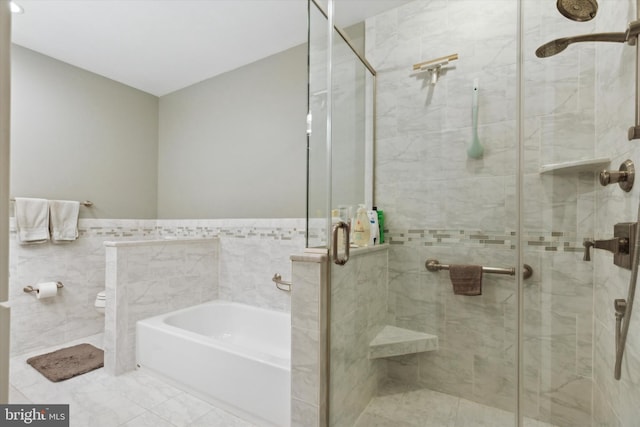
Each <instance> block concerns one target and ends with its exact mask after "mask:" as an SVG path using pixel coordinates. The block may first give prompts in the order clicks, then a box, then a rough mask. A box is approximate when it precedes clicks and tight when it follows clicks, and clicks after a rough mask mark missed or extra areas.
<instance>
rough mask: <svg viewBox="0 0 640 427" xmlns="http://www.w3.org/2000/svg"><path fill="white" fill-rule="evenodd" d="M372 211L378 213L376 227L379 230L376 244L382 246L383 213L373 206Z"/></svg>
mask: <svg viewBox="0 0 640 427" xmlns="http://www.w3.org/2000/svg"><path fill="white" fill-rule="evenodd" d="M373 210H374V211H376V212H377V213H378V227H379V228H380V234H379V238H378V242H380V244H383V243H384V211H381V210H379V209H378V208H377V206H374V207H373Z"/></svg>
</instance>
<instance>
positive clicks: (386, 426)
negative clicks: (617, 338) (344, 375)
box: [9, 334, 554, 427]
mask: <svg viewBox="0 0 640 427" xmlns="http://www.w3.org/2000/svg"><path fill="white" fill-rule="evenodd" d="M81 342H88V343H90V344H93V345H95V346H96V347H102V334H98V335H93V336H91V337H87V338H84V339H81V340H76V341H72V342H69V343H67V344H65V345H61V346H56V347H54V348H50V349H45V350H40V351H36V352H32V353H28V354H25V355H21V356H16V357H13V358H12V359H11V376H10V378H11V386H10V390H9V391H10V393H9V403H51V404H55V403H64V404H67V403H68V404H69V405H70V408H69V410H70V421H71V422H70V425H71V427H86V426H89V425H90V426H92V427H112V426H113V427H115V426H124V427H145V426H153V427H218V426H221V427H253V426H254V425H253V424H251V423H249V422H247V421H245V420H242V419H240V418H238V417H236V416H235V415H233V414H231V413H229V412H226V411H224V410H222V409H220V408H216V407H215V406H213V405H210V404H209V403H207V402H204V401H202V400H200V399H197V398H195V397H193V396H191V395H190V394H188V393H185V392H183V391H181V390H178V389H177V388H175V387H173V386H171V385H169V384H167V383H165V382H163V381H161V380H159V379H157V378H156V377H154V376H151V375H149V374H147V373H145V372H144V371H134V372H129V373H127V374H124V375H120V376H117V377H112V376H110V375H107V374H106V373H105V372H104V370H103V369H97V370H95V371H92V372H88V373H86V374H84V375H80V376H77V377H75V378H71V379H69V380H66V381H61V382H59V383H52V382H51V381H49V380H48V379H46V378H45V377H44V376H42V375H41V374H40V373H39V372H37V371H36V370H35V369H33V368H32V367H31V366H30V365H28V364H27V363H26V360H27V359H28V358H29V357H31V356H35V355H38V354H42V353H47V352H50V351H54V350H57V349H59V348H63V347H68V346H72V345H75V344H79V343H81ZM484 426H486V427H513V426H514V417H513V414H512V413H510V412H507V411H503V410H500V409H496V408H492V407H489V406H485V405H481V404H479V403H475V402H471V401H468V400H465V399H460V398H457V397H454V396H451V395H447V394H443V393H438V392H435V391H431V390H425V389H423V390H413V391H411V390H402V387H398V386H397V385H393V384H389V385H387V386H386V387H385V388H383V390H381V395H380V396H378V397H375V398H374V399H372V400H371V402H370V403H369V405H368V406H367V408H366V409H365V411H364V412H363V413H362V415H361V416H360V418H359V419H358V421H357V423H356V427H484ZM524 426H525V427H554V426H551V425H550V424H546V423H543V422H539V421H535V420H530V419H525V423H524Z"/></svg>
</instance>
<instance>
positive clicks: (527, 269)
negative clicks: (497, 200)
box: [424, 259, 533, 280]
mask: <svg viewBox="0 0 640 427" xmlns="http://www.w3.org/2000/svg"><path fill="white" fill-rule="evenodd" d="M424 266H425V267H426V268H427V270H429V271H440V270H449V265H447V264H440V261H438V260H437V259H428V260H426V261H425V263H424ZM482 272H483V273H490V274H508V275H509V276H515V275H516V269H515V268H514V267H511V268H499V267H482ZM532 275H533V268H531V266H530V265H529V264H524V270H523V272H522V277H523V278H524V279H525V280H526V279H528V278H529V277H531V276H532Z"/></svg>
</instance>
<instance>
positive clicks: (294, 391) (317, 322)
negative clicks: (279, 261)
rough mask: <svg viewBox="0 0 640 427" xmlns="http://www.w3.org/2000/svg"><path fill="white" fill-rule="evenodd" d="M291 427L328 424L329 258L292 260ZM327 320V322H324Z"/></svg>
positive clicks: (312, 256) (293, 258)
mask: <svg viewBox="0 0 640 427" xmlns="http://www.w3.org/2000/svg"><path fill="white" fill-rule="evenodd" d="M291 260H292V262H291V264H292V271H293V272H292V280H293V283H295V286H293V287H292V289H291V427H320V426H324V425H326V410H327V408H326V404H325V396H326V393H327V388H326V385H325V383H324V382H323V381H322V378H324V377H325V375H326V366H327V360H326V354H325V353H326V352H325V350H324V349H325V348H326V340H327V334H326V333H323V331H324V330H326V323H323V322H326V314H325V313H324V312H323V311H322V308H321V307H326V305H325V304H326V302H327V280H328V267H327V263H328V257H327V255H326V254H303V255H295V256H292V257H291ZM323 319H324V320H323Z"/></svg>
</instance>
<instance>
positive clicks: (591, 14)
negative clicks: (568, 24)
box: [556, 0, 598, 22]
mask: <svg viewBox="0 0 640 427" xmlns="http://www.w3.org/2000/svg"><path fill="white" fill-rule="evenodd" d="M556 6H557V7H558V11H560V13H561V14H562V15H563V16H564V17H565V18H569V19H571V20H572V21H578V22H584V21H590V20H592V19H593V18H595V16H596V12H598V2H597V1H596V0H558V2H557V3H556Z"/></svg>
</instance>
